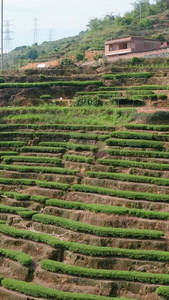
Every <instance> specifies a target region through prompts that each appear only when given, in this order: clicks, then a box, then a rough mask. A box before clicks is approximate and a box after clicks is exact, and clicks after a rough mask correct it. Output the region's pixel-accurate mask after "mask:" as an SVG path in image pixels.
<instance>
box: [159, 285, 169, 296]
mask: <svg viewBox="0 0 169 300" xmlns="http://www.w3.org/2000/svg"><path fill="white" fill-rule="evenodd" d="M156 293H157V294H158V295H160V296H164V297H166V299H168V297H169V287H168V286H160V287H159V288H158V289H156Z"/></svg>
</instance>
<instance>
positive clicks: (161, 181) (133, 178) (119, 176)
mask: <svg viewBox="0 0 169 300" xmlns="http://www.w3.org/2000/svg"><path fill="white" fill-rule="evenodd" d="M87 175H88V176H89V177H92V178H99V179H113V180H120V181H129V182H141V183H151V184H156V185H164V186H169V179H166V178H156V177H149V176H137V175H127V174H123V173H108V172H107V173H106V172H87Z"/></svg>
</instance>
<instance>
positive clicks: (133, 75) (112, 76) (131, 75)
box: [102, 72, 152, 79]
mask: <svg viewBox="0 0 169 300" xmlns="http://www.w3.org/2000/svg"><path fill="white" fill-rule="evenodd" d="M151 76H152V73H148V72H144V73H141V72H140V73H120V74H104V75H103V76H102V77H103V79H119V78H150V77H151Z"/></svg>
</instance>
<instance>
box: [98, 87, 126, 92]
mask: <svg viewBox="0 0 169 300" xmlns="http://www.w3.org/2000/svg"><path fill="white" fill-rule="evenodd" d="M98 90H99V91H123V90H127V87H124V86H101V87H99V88H98Z"/></svg>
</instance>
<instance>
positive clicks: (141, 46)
mask: <svg viewBox="0 0 169 300" xmlns="http://www.w3.org/2000/svg"><path fill="white" fill-rule="evenodd" d="M160 48H161V42H160V41H144V40H136V41H135V51H148V50H158V49H160Z"/></svg>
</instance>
